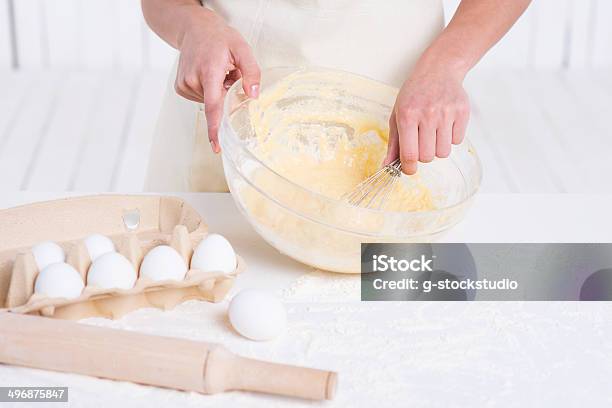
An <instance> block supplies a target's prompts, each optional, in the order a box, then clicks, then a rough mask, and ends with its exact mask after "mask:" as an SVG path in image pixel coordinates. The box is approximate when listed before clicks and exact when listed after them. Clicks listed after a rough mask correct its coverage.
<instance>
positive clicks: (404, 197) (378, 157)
mask: <svg viewBox="0 0 612 408" xmlns="http://www.w3.org/2000/svg"><path fill="white" fill-rule="evenodd" d="M309 75H312V74H304V73H299V74H297V75H290V76H288V77H286V78H285V79H283V80H281V81H280V82H279V83H277V84H275V86H273V87H272V88H270V89H267V90H266V91H264V92H263V93H262V95H261V96H260V98H259V99H258V100H256V101H252V102H251V103H250V105H249V114H250V121H251V125H252V127H253V131H254V133H255V135H256V143H254V146H253V149H252V151H253V152H254V153H255V154H256V155H257V157H258V158H259V159H260V160H262V161H263V162H264V163H266V165H268V166H269V167H270V168H272V169H273V170H274V171H276V172H277V173H279V174H281V175H283V176H284V177H286V178H287V179H289V180H291V181H292V182H294V183H296V184H298V185H300V186H302V187H304V188H306V189H308V190H310V191H314V192H316V193H319V194H322V195H324V196H326V197H329V198H332V199H339V198H341V197H342V195H343V194H345V193H348V192H350V191H351V190H352V189H354V188H355V187H356V186H357V185H358V184H359V183H360V182H361V181H363V180H365V179H367V178H368V177H369V176H370V175H372V174H373V173H374V172H376V171H377V170H379V169H380V168H381V165H382V160H383V158H384V156H385V153H386V149H387V139H388V136H389V129H388V127H387V126H386V123H387V122H386V118H385V119H384V121H383V122H382V123H381V118H379V117H376V116H375V115H373V114H371V113H370V112H368V111H366V110H364V109H358V107H357V106H354V105H351V103H352V101H350V100H349V101H345V102H346V103H341V102H338V90H334V89H321V90H320V93H319V94H317V95H313V94H312V93H313V88H314V87H315V85H316V81H317V80H318V81H323V80H324V79H323V78H318V79H317V78H316V76H314V77H313V76H309ZM403 178H404V179H405V180H403V182H402V183H397V185H396V188H394V189H393V190H392V192H391V194H390V196H389V197H388V200H387V202H386V203H385V206H384V209H385V210H389V211H424V210H432V209H434V208H435V206H434V204H433V200H432V197H431V193H430V191H429V189H427V187H425V186H424V185H423V184H421V183H420V182H419V180H418V177H416V176H415V177H411V178H407V177H405V176H404V177H403ZM264 182H265V181H264ZM269 187H272V188H273V186H269ZM300 205H301V203H298V206H300Z"/></svg>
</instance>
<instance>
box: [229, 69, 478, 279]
mask: <svg viewBox="0 0 612 408" xmlns="http://www.w3.org/2000/svg"><path fill="white" fill-rule="evenodd" d="M302 74H303V75H302ZM311 74H312V75H311ZM288 75H294V76H295V75H299V77H300V78H303V81H302V83H300V84H299V87H295V88H292V89H293V91H292V92H287V94H286V95H285V96H283V95H282V94H281V97H280V99H279V100H278V101H277V102H276V104H277V106H281V107H282V109H284V110H286V112H287V116H288V117H290V116H291V113H292V109H294V108H296V106H298V105H299V106H300V109H302V111H303V110H304V109H308V106H309V104H308V103H303V102H304V101H307V100H308V98H325V99H326V100H325V101H324V102H325V103H328V104H329V106H335V107H337V109H339V111H343V112H355V111H361V112H367V114H368V115H371V116H372V117H373V118H377V119H378V120H380V122H381V123H387V121H388V117H389V114H390V112H391V109H392V106H393V103H394V100H395V97H396V95H397V89H394V88H392V87H389V86H387V85H385V84H382V83H379V82H377V81H373V80H370V79H368V78H364V77H361V76H357V75H354V74H351V73H348V72H342V71H334V70H327V69H318V68H316V69H315V68H274V69H269V70H266V71H264V72H263V73H262V82H261V87H262V90H263V91H265V90H266V89H268V88H270V87H272V86H273V85H274V84H276V83H278V81H279V80H281V79H283V78H286V77H287V76H288ZM355 84H359V86H355ZM250 103H252V101H251V100H250V99H248V98H247V97H246V96H245V94H244V92H243V91H242V83H241V82H237V83H236V84H234V85H233V86H232V87H231V88H230V90H229V91H228V94H227V97H226V101H225V108H224V117H223V120H222V123H221V128H220V143H221V147H222V152H223V153H222V157H223V166H224V170H225V176H226V178H227V183H228V185H229V188H230V191H231V193H232V196H233V197H234V200H235V201H236V203H237V205H238V207H239V208H240V211H241V212H242V213H243V214H244V215H245V216H246V218H247V219H248V220H249V222H250V223H251V224H252V225H253V227H254V228H255V230H256V231H257V232H258V233H259V234H260V235H261V236H262V237H263V238H264V239H265V240H266V241H268V242H269V243H270V244H271V245H272V246H274V247H276V248H277V249H278V250H279V251H280V252H282V253H284V254H286V255H288V256H290V257H292V258H294V259H296V260H298V261H300V262H303V263H305V264H308V265H311V266H313V267H316V268H319V269H324V270H329V271H335V272H344V273H358V272H359V271H360V262H361V261H360V253H361V252H360V251H361V250H360V244H361V243H371V242H433V241H435V240H436V239H438V238H439V237H440V236H441V234H443V233H444V232H445V231H446V230H448V229H449V228H450V227H452V226H453V225H455V224H456V223H457V222H459V221H460V220H461V219H462V218H463V217H464V214H465V212H466V210H467V209H468V207H469V205H470V204H471V201H472V198H473V197H474V195H475V193H476V191H477V190H478V188H479V186H480V182H481V177H482V170H481V164H480V161H479V159H478V156H477V154H476V152H475V151H474V148H473V147H472V145H471V144H470V142H469V141H467V140H466V141H464V142H463V143H462V144H461V145H460V146H454V147H453V151H452V153H451V156H450V157H449V158H448V159H437V160H434V161H433V162H432V163H429V164H425V165H424V164H420V165H419V177H420V180H421V182H422V183H424V184H425V186H426V187H427V188H428V189H429V190H430V191H431V193H432V197H433V201H434V204H435V207H436V209H435V210H432V211H415V212H394V211H384V210H376V209H365V208H357V207H353V206H351V205H349V204H347V203H346V202H343V201H342V200H339V199H334V198H330V197H327V196H325V195H323V194H320V193H317V192H315V191H311V190H309V189H307V188H304V187H302V186H300V185H298V184H296V183H295V182H293V181H292V180H289V179H288V178H286V177H285V176H283V175H282V174H279V173H277V172H276V171H274V170H273V169H272V168H271V167H270V166H269V165H268V164H266V163H265V162H263V161H262V160H260V159H259V158H258V157H257V156H256V154H255V153H254V152H253V147H254V144H255V143H257V141H258V139H257V137H256V135H255V132H254V130H253V126H252V124H251V123H250V122H251V120H250V114H249V104H250ZM313 117H316V115H313ZM316 125H317V126H319V127H320V128H321V129H322V131H325V129H326V128H329V127H335V128H337V127H338V126H339V124H334V123H329V122H328V121H324V122H321V123H318V124H316ZM305 143H308V141H307V140H306V141H305ZM270 186H273V188H270Z"/></svg>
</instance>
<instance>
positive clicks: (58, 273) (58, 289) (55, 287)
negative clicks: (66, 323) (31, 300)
mask: <svg viewBox="0 0 612 408" xmlns="http://www.w3.org/2000/svg"><path fill="white" fill-rule="evenodd" d="M83 286H84V284H83V278H81V275H80V274H79V272H78V271H77V270H76V269H74V268H73V267H72V266H71V265H68V264H67V263H63V262H59V263H53V264H51V265H48V266H47V267H46V268H44V269H43V270H42V271H40V273H39V274H38V276H37V277H36V282H35V283H34V293H37V294H39V295H46V296H49V297H54V298H67V299H73V298H76V297H79V295H80V294H81V292H82V291H83Z"/></svg>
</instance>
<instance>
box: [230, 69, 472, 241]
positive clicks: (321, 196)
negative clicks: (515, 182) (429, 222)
mask: <svg viewBox="0 0 612 408" xmlns="http://www.w3.org/2000/svg"><path fill="white" fill-rule="evenodd" d="M275 71H277V72H280V71H283V72H285V71H286V72H287V73H288V74H289V73H295V72H300V71H301V72H317V71H319V72H331V73H336V74H342V75H349V76H353V77H357V78H361V79H365V80H368V81H371V82H374V83H376V84H377V85H381V86H384V87H387V88H391V89H394V90H395V91H396V92H398V91H399V90H398V89H397V88H394V87H393V86H391V85H388V84H385V83H384V82H381V81H378V80H375V79H372V78H369V77H367V76H365V75H361V74H356V73H353V72H349V71H344V70H341V69H335V68H325V67H319V66H293V67H292V66H275V67H270V68H266V69H263V70H262V71H261V75H262V77H263V76H265V75H266V74H268V73H273V72H275ZM237 88H238V91H237ZM241 89H242V78H240V79H239V80H238V81H236V82H235V83H234V84H232V86H231V87H230V88H228V90H227V94H226V98H225V100H224V102H223V117H222V126H223V125H225V126H226V127H227V129H229V130H230V132H227V133H230V134H231V136H232V138H234V139H235V142H236V143H237V144H238V145H240V147H242V150H243V151H244V152H246V153H247V154H248V155H249V157H250V159H253V160H255V161H256V162H257V163H258V164H259V165H261V166H263V167H264V168H265V169H266V170H267V171H270V172H271V173H273V174H274V175H275V176H276V177H279V178H281V179H282V180H283V181H284V182H286V183H289V184H290V185H291V186H292V187H294V188H297V189H299V190H303V191H305V192H307V193H308V194H311V195H314V196H316V197H317V199H319V200H321V201H324V202H329V203H331V204H333V205H340V206H342V207H346V208H351V209H355V208H358V209H359V210H360V211H364V212H365V213H372V214H392V215H393V216H400V215H412V216H414V215H427V214H432V215H433V214H441V213H444V212H447V211H450V210H453V209H455V208H459V207H461V206H462V205H464V204H466V203H469V202H470V200H472V199H473V198H474V196H475V195H476V193H477V192H478V190H479V189H480V186H481V183H482V162H481V161H480V157H479V156H478V154H477V153H476V150H475V149H474V146H473V144H472V143H471V141H470V140H469V139H468V138H467V136H466V137H465V138H464V140H463V142H461V145H464V146H465V147H466V149H467V150H468V151H471V154H472V155H473V158H474V159H475V161H476V167H477V168H478V172H477V174H478V179H477V180H476V183H475V185H474V187H473V188H472V189H471V191H469V192H468V193H467V194H466V196H465V197H464V198H463V199H462V200H460V201H458V202H456V203H454V204H452V205H449V206H446V207H442V208H436V209H434V210H423V211H389V210H384V209H377V208H366V207H356V206H354V205H351V204H349V203H347V202H345V201H343V200H341V199H335V198H332V197H329V196H326V195H324V194H322V193H319V192H317V191H313V190H311V189H309V188H307V187H304V186H302V185H300V184H298V183H296V182H295V181H293V180H290V179H289V178H287V177H286V176H284V175H283V174H280V173H279V172H277V171H276V170H274V169H273V168H271V167H270V166H268V165H267V164H266V163H265V162H264V161H262V160H261V159H260V158H259V157H257V156H256V155H255V154H254V153H253V152H252V151H251V149H249V148H248V147H247V146H246V144H245V143H244V142H243V141H241V140H240V139H239V138H238V136H237V133H236V130H235V129H234V128H233V126H232V125H231V122H230V120H229V118H230V115H231V114H232V113H233V112H235V111H236V110H237V109H238V108H239V107H240V106H242V105H243V104H246V103H248V102H249V101H250V100H252V98H249V97H247V96H246V94H245V98H244V100H242V101H241V102H240V103H239V104H238V105H236V106H234V108H233V109H232V110H231V112H230V109H231V107H230V106H229V104H230V98H229V97H227V95H229V94H230V93H237V92H240V90H241ZM220 128H221V127H220ZM225 134H226V132H219V141H220V143H221V144H222V145H223V144H224V143H223V139H224V135H225ZM225 150H226V149H224V148H223V146H222V149H221V155H222V157H224V158H227V159H228V160H230V161H232V164H234V165H235V163H233V160H232V158H231V156H230V155H229V154H227V153H226V151H225ZM452 156H453V155H452V154H451V155H450V156H449V157H448V158H445V159H436V160H453V157H452ZM424 164H428V163H424ZM236 168H237V167H236ZM459 172H461V170H460V169H459ZM241 174H242V173H241ZM242 176H243V177H246V176H245V175H242ZM249 184H250V183H249ZM262 193H264V194H265V195H266V196H267V197H268V198H271V199H273V197H270V194H268V193H266V192H262ZM275 201H276V200H275ZM283 207H286V205H284V204H283ZM309 218H310V217H309ZM428 233H429V232H428Z"/></svg>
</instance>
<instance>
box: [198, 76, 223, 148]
mask: <svg viewBox="0 0 612 408" xmlns="http://www.w3.org/2000/svg"><path fill="white" fill-rule="evenodd" d="M224 79H225V71H219V70H217V71H213V72H210V73H209V74H208V75H207V76H206V78H205V79H204V80H203V83H204V114H205V115H206V125H207V128H208V140H209V141H210V144H211V146H212V149H213V152H215V153H219V152H220V151H221V149H220V148H219V136H218V131H219V125H220V124H221V117H222V115H223V94H224V88H223V81H224Z"/></svg>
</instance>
